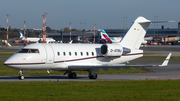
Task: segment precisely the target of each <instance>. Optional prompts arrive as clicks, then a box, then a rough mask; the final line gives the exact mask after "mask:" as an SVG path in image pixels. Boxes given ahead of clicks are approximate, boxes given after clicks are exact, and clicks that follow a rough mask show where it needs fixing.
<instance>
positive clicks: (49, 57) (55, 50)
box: [4, 17, 171, 80]
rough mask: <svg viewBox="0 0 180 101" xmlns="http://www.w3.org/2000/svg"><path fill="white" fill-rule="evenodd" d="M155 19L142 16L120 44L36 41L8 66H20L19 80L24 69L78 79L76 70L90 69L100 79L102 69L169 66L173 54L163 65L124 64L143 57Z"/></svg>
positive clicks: (20, 51) (91, 76) (18, 67)
mask: <svg viewBox="0 0 180 101" xmlns="http://www.w3.org/2000/svg"><path fill="white" fill-rule="evenodd" d="M150 23H152V21H150V20H147V19H145V18H144V17H138V18H137V19H136V20H135V21H134V23H133V25H132V26H131V28H130V29H129V31H128V32H127V33H126V35H125V36H124V37H123V39H122V40H121V41H120V42H119V43H111V44H74V43H72V44H59V43H48V44H47V43H34V44H29V45H26V46H25V47H23V48H22V49H20V50H19V51H18V52H17V53H15V54H14V55H12V56H11V57H9V58H8V59H7V60H6V61H5V62H4V65H6V66H8V67H11V68H15V69H19V79H21V80H22V79H24V76H23V75H24V72H23V70H47V71H49V70H58V71H65V74H66V73H68V77H69V78H73V79H75V78H76V76H77V75H76V73H75V72H73V71H88V72H89V78H90V79H96V78H97V74H96V73H95V72H94V71H96V72H99V71H100V69H103V70H105V71H108V70H109V68H113V69H115V70H119V69H120V68H125V69H128V68H130V67H135V68H139V67H161V66H167V64H168V62H169V59H170V57H171V53H169V55H168V56H167V58H166V59H165V60H164V62H163V63H162V64H161V65H126V64H124V63H126V62H129V61H131V60H134V59H137V58H140V57H142V56H143V50H140V49H139V48H140V45H141V43H142V41H143V39H144V36H145V34H146V31H147V29H148V27H149V24H150Z"/></svg>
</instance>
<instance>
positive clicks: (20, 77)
mask: <svg viewBox="0 0 180 101" xmlns="http://www.w3.org/2000/svg"><path fill="white" fill-rule="evenodd" d="M23 74H24V71H23V70H19V77H18V78H19V79H20V80H24V76H23Z"/></svg>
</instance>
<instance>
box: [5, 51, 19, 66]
mask: <svg viewBox="0 0 180 101" xmlns="http://www.w3.org/2000/svg"><path fill="white" fill-rule="evenodd" d="M17 62H18V58H17V57H15V54H14V55H12V56H11V57H9V58H8V59H7V60H6V61H5V62H4V65H6V66H8V67H12V68H13V64H15V63H17Z"/></svg>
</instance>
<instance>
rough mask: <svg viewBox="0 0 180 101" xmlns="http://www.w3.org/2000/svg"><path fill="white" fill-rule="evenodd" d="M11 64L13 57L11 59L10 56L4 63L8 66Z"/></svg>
mask: <svg viewBox="0 0 180 101" xmlns="http://www.w3.org/2000/svg"><path fill="white" fill-rule="evenodd" d="M11 64H12V59H11V57H10V58H8V59H7V60H6V61H5V62H4V65H6V66H9V65H11Z"/></svg>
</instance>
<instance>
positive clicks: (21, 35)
mask: <svg viewBox="0 0 180 101" xmlns="http://www.w3.org/2000/svg"><path fill="white" fill-rule="evenodd" d="M19 38H20V39H24V35H23V33H22V32H21V31H20V30H19Z"/></svg>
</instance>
